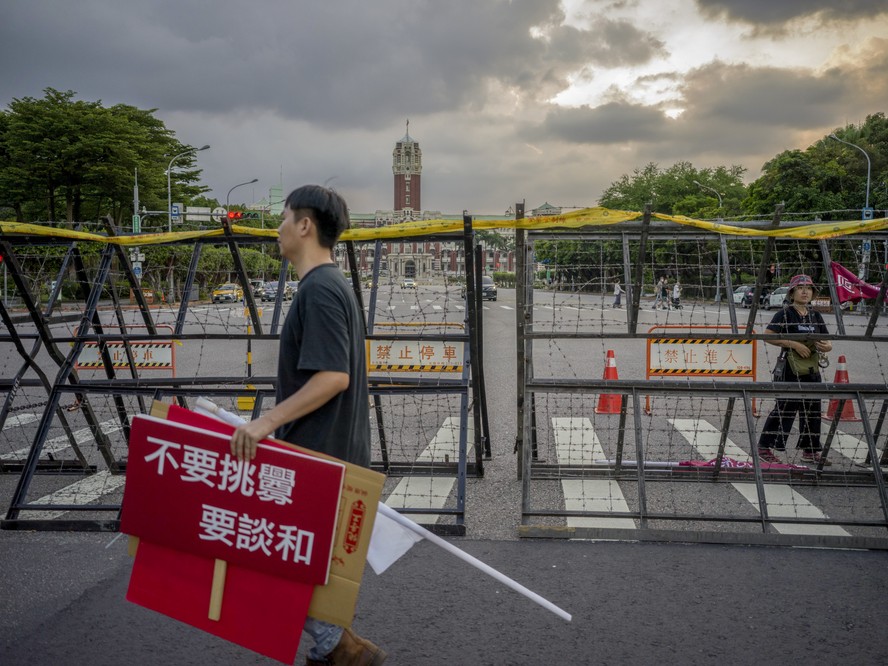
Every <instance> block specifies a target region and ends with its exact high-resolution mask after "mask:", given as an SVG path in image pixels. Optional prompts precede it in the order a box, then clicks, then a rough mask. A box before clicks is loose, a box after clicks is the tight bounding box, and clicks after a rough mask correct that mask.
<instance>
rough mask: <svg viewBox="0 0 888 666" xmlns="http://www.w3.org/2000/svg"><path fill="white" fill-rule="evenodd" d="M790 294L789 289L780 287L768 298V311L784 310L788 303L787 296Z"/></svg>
mask: <svg viewBox="0 0 888 666" xmlns="http://www.w3.org/2000/svg"><path fill="white" fill-rule="evenodd" d="M788 293H789V287H778V288H777V289H775V290H774V291H772V292H771V294H770V295H769V296H768V309H769V310H771V309H772V308H777V309H779V308H782V307H783V306H784V305H785V304H786V303H787V300H786V295H787V294H788Z"/></svg>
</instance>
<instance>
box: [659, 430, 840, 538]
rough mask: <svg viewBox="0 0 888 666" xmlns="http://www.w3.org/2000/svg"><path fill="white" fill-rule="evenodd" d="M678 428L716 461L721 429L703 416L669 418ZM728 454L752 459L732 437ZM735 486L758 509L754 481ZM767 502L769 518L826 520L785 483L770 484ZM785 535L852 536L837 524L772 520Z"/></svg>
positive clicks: (689, 441)
mask: <svg viewBox="0 0 888 666" xmlns="http://www.w3.org/2000/svg"><path fill="white" fill-rule="evenodd" d="M668 420H669V422H670V423H671V424H672V425H673V427H675V429H676V430H677V431H678V432H679V433H680V434H681V436H682V437H684V438H685V439H686V440H687V441H688V443H689V444H690V445H691V446H693V447H694V448H695V449H696V450H697V452H698V453H699V454H700V456H701V457H702V458H703V459H704V460H712V459H713V458H715V457H716V455H717V454H718V442H719V439H720V437H721V431H720V430H718V429H716V428H715V426H713V425H712V424H711V423H709V422H708V421H705V420H703V419H668ZM725 455H726V456H727V457H729V458H733V459H735V460H739V461H748V460H751V459H752V458H751V457H750V455H749V453H747V452H745V451H744V450H743V449H741V448H740V447H739V446H737V445H736V444H734V442H732V441H731V440H730V438H728V439H727V440H726V442H725ZM731 485H732V486H733V487H734V489H735V490H736V491H737V492H739V493H740V494H741V495H742V496H743V497H744V498H746V500H747V501H748V502H749V503H750V504H752V505H753V506H755V507H756V508H758V504H759V501H758V492H757V491H756V487H755V484H754V483H751V482H750V483H736V482H735V483H732V484H731ZM764 487H765V504H766V506H767V509H768V517H769V518H770V519H772V520H773V519H774V518H817V519H820V520H822V519H824V518H826V517H827V516H826V514H824V513H823V512H822V511H821V510H820V509H818V508H817V507H816V506H814V505H813V504H811V502H809V501H808V499H807V498H806V497H805V496H804V495H802V494H801V493H800V492H798V491H797V490H795V489H794V488H792V487H791V486H790V485H788V484H785V483H766V484H764ZM771 524H772V525H773V526H774V529H776V530H777V531H778V532H780V533H781V534H818V535H829V536H850V535H849V534H848V532H846V531H845V530H843V529H842V528H841V527H839V526H837V525H801V524H792V523H771Z"/></svg>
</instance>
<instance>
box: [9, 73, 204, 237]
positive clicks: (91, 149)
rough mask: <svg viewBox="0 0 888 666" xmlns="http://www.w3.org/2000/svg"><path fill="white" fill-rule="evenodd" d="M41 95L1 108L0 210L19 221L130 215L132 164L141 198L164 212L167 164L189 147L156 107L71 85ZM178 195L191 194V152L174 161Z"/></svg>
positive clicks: (194, 178)
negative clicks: (88, 96)
mask: <svg viewBox="0 0 888 666" xmlns="http://www.w3.org/2000/svg"><path fill="white" fill-rule="evenodd" d="M44 92H45V94H44V97H43V98H41V99H36V98H33V97H23V98H21V99H14V100H13V101H12V102H11V103H10V104H9V106H8V108H7V109H6V110H3V111H0V158H2V159H0V209H2V208H7V209H11V210H12V212H13V214H14V216H15V219H16V220H17V221H19V222H33V221H49V222H67V223H69V224H71V223H74V222H81V221H84V220H97V219H99V218H103V217H105V216H107V215H110V216H111V217H112V219H114V220H115V221H116V222H118V223H119V222H120V221H121V220H123V219H128V218H129V216H130V215H132V213H133V185H134V183H135V174H136V170H137V169H138V178H139V196H140V201H141V202H142V203H143V204H144V205H145V206H147V207H149V208H150V209H153V210H165V209H166V201H167V179H166V168H167V166H168V164H169V160H170V158H171V157H172V156H173V155H176V154H179V153H181V152H183V151H185V150H188V148H189V146H186V145H184V144H182V143H180V142H179V141H178V140H177V139H176V138H175V134H174V133H173V132H172V131H171V130H169V129H168V128H167V127H166V126H165V125H164V123H163V122H162V121H160V120H159V119H158V118H156V117H155V116H154V113H155V111H156V109H148V110H143V109H138V108H136V107H134V106H129V105H126V104H117V105H114V106H111V107H105V106H103V105H102V103H101V101H96V102H87V101H82V100H77V99H75V95H76V93H74V92H73V91H71V90H68V91H65V92H60V91H58V90H54V89H52V88H47V89H46V90H45V91H44ZM177 165H178V166H179V167H180V168H179V169H177V170H176V171H175V172H174V174H173V175H174V176H175V177H174V178H173V181H172V185H173V190H174V193H175V196H176V197H177V198H179V197H181V198H187V197H191V196H197V195H199V194H200V193H202V192H205V191H206V190H207V188H205V187H202V186H200V185H197V184H196V183H197V182H198V180H199V178H200V170H199V169H197V168H195V167H194V155H193V154H189V155H183V156H182V157H181V158H179V160H177Z"/></svg>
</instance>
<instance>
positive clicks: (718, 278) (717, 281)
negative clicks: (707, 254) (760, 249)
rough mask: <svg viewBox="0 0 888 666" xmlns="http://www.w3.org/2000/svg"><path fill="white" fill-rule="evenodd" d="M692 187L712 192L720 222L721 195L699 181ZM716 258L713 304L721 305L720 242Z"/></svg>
mask: <svg viewBox="0 0 888 666" xmlns="http://www.w3.org/2000/svg"><path fill="white" fill-rule="evenodd" d="M694 185H696V186H697V187H699V188H701V189H704V190H709V191H710V192H713V193H714V194H715V196H717V197H718V221H719V222H721V221H722V219H723V218H722V208H723V206H722V195H721V194H720V193H719V191H718V190H717V189H715V188H714V187H709V185H704V184H703V183H701V182H700V181H699V180H695V181H694ZM716 257H717V264H716V269H715V302H716V303H721V274H722V253H721V241H719V245H718V251H717V253H716Z"/></svg>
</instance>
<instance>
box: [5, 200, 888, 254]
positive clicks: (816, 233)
mask: <svg viewBox="0 0 888 666" xmlns="http://www.w3.org/2000/svg"><path fill="white" fill-rule="evenodd" d="M641 216H642V214H641V213H639V212H636V211H626V210H611V209H608V208H601V207H596V208H584V209H582V210H577V211H573V212H570V213H563V214H561V215H545V216H540V217H528V218H524V219H521V220H504V219H492V220H490V219H488V220H485V219H473V222H472V226H473V228H474V229H528V230H534V231H540V230H547V229H548V230H555V229H581V228H586V227H594V226H610V225H618V224H621V223H623V222H629V221H632V220H637V219H638V218H639V217H641ZM653 217H654V218H656V219H658V220H664V221H666V222H674V223H675V224H680V225H683V226H691V227H696V228H698V229H704V230H706V231H711V232H713V233H718V234H726V235H731V236H746V237H750V238H769V237H773V238H795V239H799V240H820V239H826V238H836V237H839V236H850V235H854V234H861V233H868V232H873V231H879V230H882V229H886V228H888V218H881V219H877V220H848V221H844V222H816V223H814V224H808V225H805V226H801V227H794V228H786V229H780V228H777V229H751V228H749V227H742V226H737V225H736V224H726V223H725V222H709V221H706V220H695V219H693V218H690V217H685V216H683V215H665V214H663V213H654V214H653ZM231 229H232V231H233V232H235V233H237V234H242V235H248V236H259V237H264V238H276V237H277V229H255V228H253V227H244V226H241V225H232V227H231ZM462 230H463V221H462V220H461V219H437V220H416V221H411V222H402V223H400V224H391V225H388V226H384V227H374V228H366V229H363V228H360V229H359V228H353V229H348V230H346V231H345V233H343V234H342V240H345V241H372V240H386V239H397V238H407V237H411V236H428V235H433V234H447V233H459V232H462ZM0 233H4V234H21V235H29V236H51V237H56V238H69V239H71V240H82V241H92V242H98V243H116V244H117V245H123V246H129V245H157V244H161V243H170V242H175V241H181V240H195V239H199V238H212V237H218V236H222V235H223V233H224V232H223V230H222V229H221V228H219V229H205V230H198V231H175V232H172V233H153V234H138V235H135V236H110V237H109V236H107V235H104V234H94V233H87V232H84V231H73V230H71V229H66V228H64V227H48V226H43V225H39V224H27V223H22V222H3V221H0Z"/></svg>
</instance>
